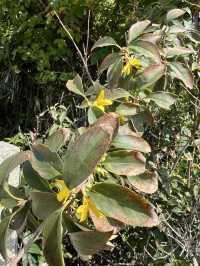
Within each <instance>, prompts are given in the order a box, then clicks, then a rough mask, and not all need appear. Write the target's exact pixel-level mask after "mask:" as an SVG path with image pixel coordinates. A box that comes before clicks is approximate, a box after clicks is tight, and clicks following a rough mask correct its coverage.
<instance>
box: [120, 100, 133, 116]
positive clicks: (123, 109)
mask: <svg viewBox="0 0 200 266" xmlns="http://www.w3.org/2000/svg"><path fill="white" fill-rule="evenodd" d="M137 109H138V105H136V104H134V103H122V104H120V105H118V106H117V108H116V110H115V112H116V113H118V114H119V115H123V116H132V115H135V114H136V113H137Z"/></svg>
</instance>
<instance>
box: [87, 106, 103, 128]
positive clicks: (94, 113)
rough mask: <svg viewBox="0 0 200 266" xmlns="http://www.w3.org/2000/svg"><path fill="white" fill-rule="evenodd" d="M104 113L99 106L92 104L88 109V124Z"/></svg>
mask: <svg viewBox="0 0 200 266" xmlns="http://www.w3.org/2000/svg"><path fill="white" fill-rule="evenodd" d="M103 114H104V112H103V111H101V110H100V109H99V108H97V107H95V106H93V107H90V108H89V109H88V122H89V124H90V125H92V124H94V123H95V122H96V121H97V119H98V118H100V117H101V116H102V115H103Z"/></svg>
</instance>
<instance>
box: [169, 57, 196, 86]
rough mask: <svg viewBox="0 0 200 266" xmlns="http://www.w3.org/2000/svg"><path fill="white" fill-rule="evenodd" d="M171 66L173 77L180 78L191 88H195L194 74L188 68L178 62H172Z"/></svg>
mask: <svg viewBox="0 0 200 266" xmlns="http://www.w3.org/2000/svg"><path fill="white" fill-rule="evenodd" d="M169 68H170V70H171V71H170V74H171V76H172V77H173V78H177V79H180V80H181V81H182V82H183V83H184V84H185V86H186V87H188V88H189V89H192V88H193V83H194V82H193V76H192V73H191V72H190V70H189V69H188V68H186V67H185V66H183V65H182V64H181V63H178V62H173V63H170V65H169Z"/></svg>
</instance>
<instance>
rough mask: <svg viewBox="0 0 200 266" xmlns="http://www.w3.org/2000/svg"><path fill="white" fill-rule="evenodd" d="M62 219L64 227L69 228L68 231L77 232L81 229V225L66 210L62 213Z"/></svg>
mask: <svg viewBox="0 0 200 266" xmlns="http://www.w3.org/2000/svg"><path fill="white" fill-rule="evenodd" d="M62 219H63V228H64V229H65V230H67V232H68V233H75V232H79V231H81V229H80V227H79V226H78V225H77V224H76V223H75V222H74V221H73V220H72V218H71V217H70V216H69V215H67V214H66V213H65V212H64V213H63V215H62Z"/></svg>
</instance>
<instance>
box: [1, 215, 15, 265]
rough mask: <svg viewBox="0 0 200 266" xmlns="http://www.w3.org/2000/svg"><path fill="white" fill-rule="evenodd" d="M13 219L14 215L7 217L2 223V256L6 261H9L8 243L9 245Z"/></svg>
mask: <svg viewBox="0 0 200 266" xmlns="http://www.w3.org/2000/svg"><path fill="white" fill-rule="evenodd" d="M11 219H12V215H10V216H6V217H5V218H3V219H2V220H1V222H0V254H1V255H2V257H3V258H4V260H5V261H7V257H8V254H7V245H6V243H7V234H8V228H9V224H10V220H11Z"/></svg>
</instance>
